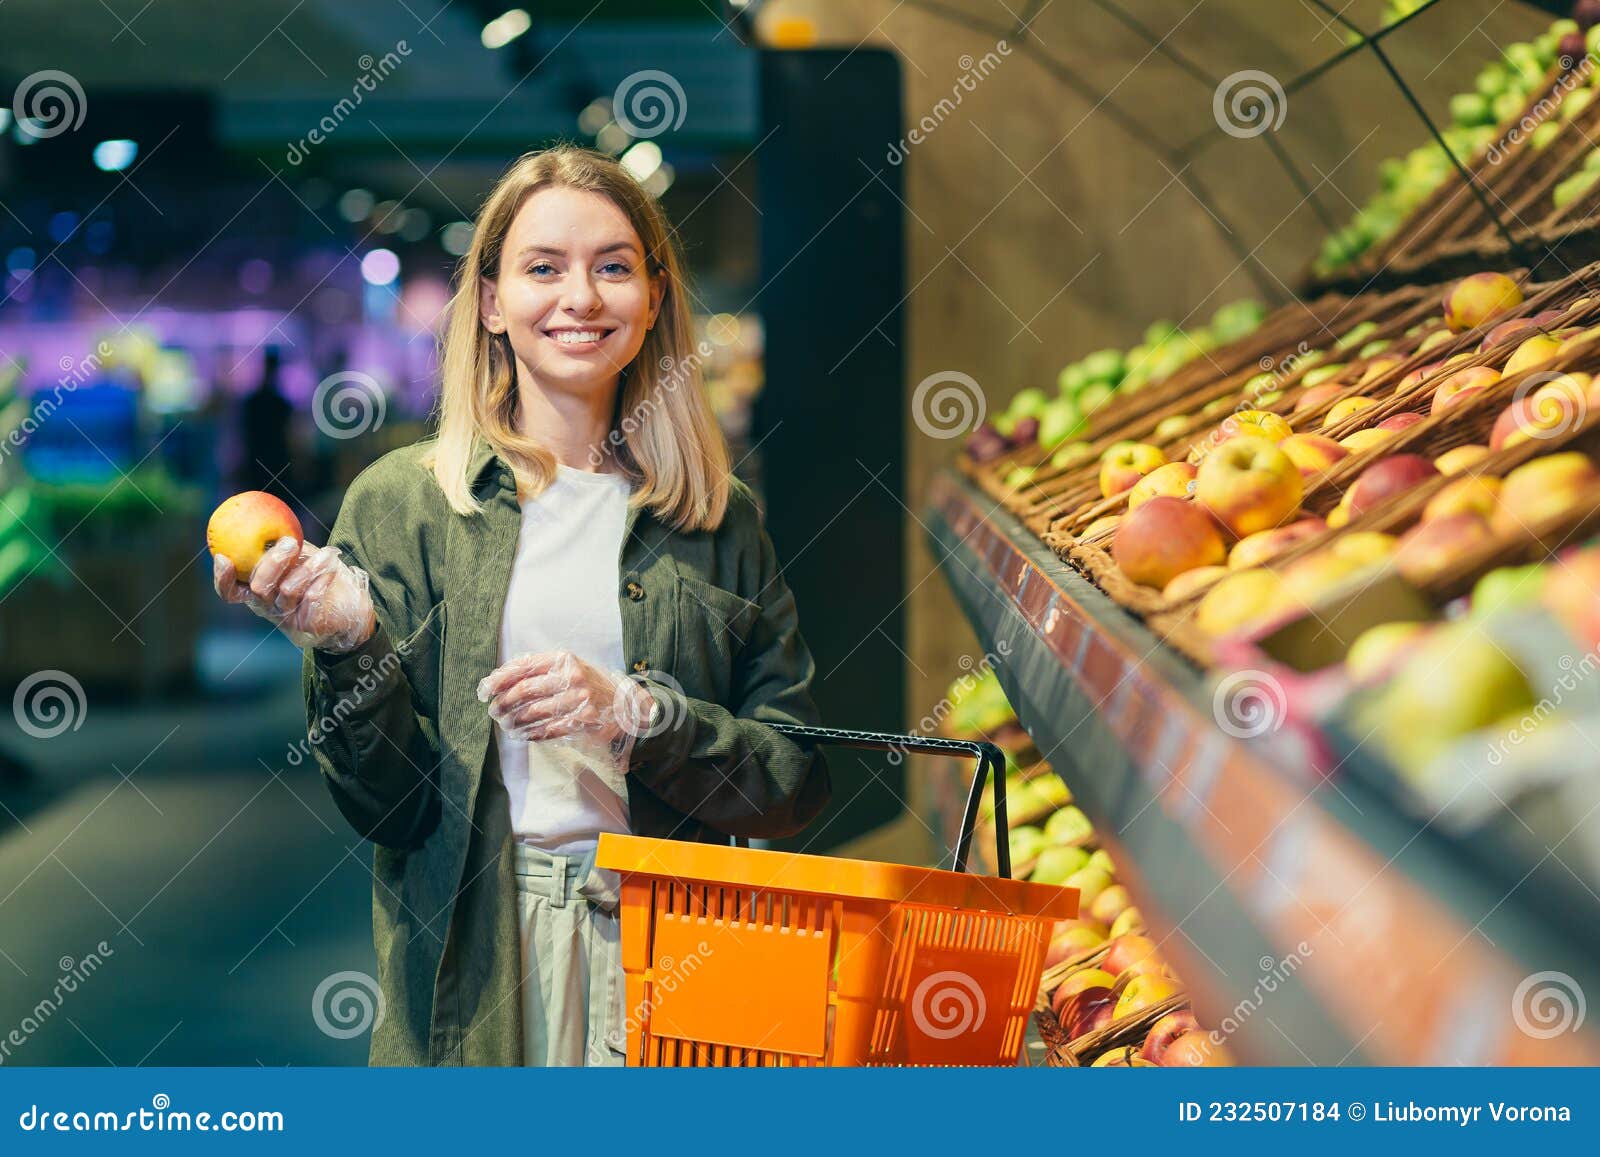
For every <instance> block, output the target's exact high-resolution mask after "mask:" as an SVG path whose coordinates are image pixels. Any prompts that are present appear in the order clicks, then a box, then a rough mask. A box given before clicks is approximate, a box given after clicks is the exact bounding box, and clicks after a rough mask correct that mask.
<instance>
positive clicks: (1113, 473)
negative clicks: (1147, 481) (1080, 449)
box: [1100, 442, 1167, 498]
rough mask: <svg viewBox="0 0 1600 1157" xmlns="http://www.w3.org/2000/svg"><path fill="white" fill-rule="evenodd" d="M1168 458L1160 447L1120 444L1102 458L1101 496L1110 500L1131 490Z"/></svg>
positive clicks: (1139, 443) (1146, 444) (1108, 450)
mask: <svg viewBox="0 0 1600 1157" xmlns="http://www.w3.org/2000/svg"><path fill="white" fill-rule="evenodd" d="M1166 461H1167V456H1166V455H1165V454H1163V453H1162V452H1161V450H1160V449H1159V448H1158V447H1155V446H1151V445H1149V444H1148V443H1144V442H1118V443H1116V444H1115V445H1113V446H1111V447H1109V448H1108V449H1107V450H1106V452H1105V453H1104V454H1102V455H1101V456H1100V494H1101V496H1102V497H1105V498H1110V497H1111V496H1112V495H1113V494H1121V493H1122V492H1123V491H1124V490H1131V489H1132V488H1133V485H1134V483H1136V482H1138V481H1139V479H1141V478H1143V477H1144V476H1145V475H1146V474H1149V473H1150V472H1151V471H1152V470H1154V469H1155V468H1156V467H1158V466H1162V465H1165V464H1166Z"/></svg>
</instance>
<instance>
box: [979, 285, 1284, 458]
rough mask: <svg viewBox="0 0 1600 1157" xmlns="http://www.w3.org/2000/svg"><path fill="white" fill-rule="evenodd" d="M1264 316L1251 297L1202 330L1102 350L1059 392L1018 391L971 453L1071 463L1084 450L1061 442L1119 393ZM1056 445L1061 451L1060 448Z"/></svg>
mask: <svg viewBox="0 0 1600 1157" xmlns="http://www.w3.org/2000/svg"><path fill="white" fill-rule="evenodd" d="M1265 316H1266V310H1265V308H1264V307H1263V306H1262V305H1261V304H1260V303H1259V302H1255V301H1250V300H1243V301H1235V302H1231V303H1229V304H1227V305H1224V306H1222V307H1221V308H1220V309H1218V310H1217V312H1216V313H1215V314H1213V315H1212V318H1211V322H1210V324H1209V325H1207V326H1202V327H1201V328H1199V329H1193V330H1183V329H1180V328H1179V327H1178V326H1176V325H1174V324H1173V323H1172V322H1170V321H1157V322H1155V323H1153V324H1152V325H1150V326H1149V327H1148V328H1146V330H1145V333H1144V341H1143V342H1141V343H1140V344H1139V345H1136V346H1134V347H1133V348H1132V349H1130V350H1128V351H1127V352H1126V353H1124V352H1123V351H1122V350H1117V349H1103V350H1096V351H1095V352H1093V353H1091V354H1089V355H1087V356H1086V357H1084V358H1082V359H1081V360H1079V361H1076V362H1073V363H1072V364H1071V365H1069V366H1067V367H1066V368H1065V369H1063V370H1062V371H1061V373H1060V376H1059V377H1058V378H1057V380H1056V390H1055V396H1053V397H1052V396H1051V395H1050V393H1048V392H1047V391H1045V390H1043V389H1039V388H1037V387H1029V388H1027V389H1024V390H1021V391H1019V392H1018V393H1017V394H1016V395H1015V396H1014V397H1013V398H1012V399H1011V403H1010V405H1009V406H1007V407H1006V410H1005V412H1004V413H1002V414H1000V415H999V416H998V417H996V418H995V419H994V420H993V421H992V422H985V423H984V424H983V425H981V426H979V427H978V428H977V429H976V430H974V431H973V432H972V435H971V436H970V437H969V438H968V440H967V447H966V449H967V453H968V455H969V456H970V457H971V458H972V460H973V461H975V462H990V461H993V460H994V459H996V458H999V457H1002V456H1003V455H1005V454H1008V453H1012V452H1014V451H1017V450H1023V449H1027V448H1030V447H1038V448H1039V449H1041V450H1045V451H1056V452H1057V453H1056V454H1055V455H1053V458H1052V461H1051V463H1050V464H1051V465H1053V466H1058V467H1062V466H1070V465H1073V464H1074V463H1076V462H1077V461H1080V460H1081V459H1082V455H1083V453H1084V452H1085V451H1087V449H1088V447H1087V445H1084V446H1083V449H1082V450H1078V451H1067V450H1065V448H1064V444H1065V443H1066V442H1067V441H1068V440H1069V439H1071V438H1075V437H1077V436H1078V435H1080V434H1081V433H1083V431H1084V429H1085V427H1086V426H1087V425H1088V422H1089V415H1091V414H1093V413H1094V412H1095V411H1096V410H1098V409H1100V407H1102V406H1104V405H1105V404H1106V403H1107V402H1109V401H1110V400H1111V399H1112V398H1113V397H1114V396H1115V395H1116V394H1118V393H1132V392H1134V391H1137V390H1140V389H1142V388H1144V387H1145V386H1146V385H1148V384H1150V383H1151V382H1154V381H1159V380H1160V379H1162V378H1165V377H1167V376H1169V375H1171V374H1172V373H1173V372H1174V371H1176V370H1178V369H1179V368H1181V367H1182V366H1184V365H1186V364H1188V363H1189V362H1191V361H1193V360H1194V359H1195V358H1197V357H1199V356H1200V355H1201V354H1204V353H1208V352H1210V351H1211V350H1214V349H1216V348H1217V347H1218V346H1221V345H1226V344H1227V343H1229V342H1232V341H1237V340H1238V339H1240V338H1242V337H1245V336H1246V335H1248V334H1249V333H1250V332H1251V331H1252V330H1254V329H1255V328H1256V327H1257V326H1258V325H1260V324H1261V321H1262V319H1263V318H1264V317H1265ZM1058 448H1062V449H1059V450H1058ZM1036 470H1037V467H1026V466H1019V467H1016V468H1014V469H1013V470H1012V472H1011V473H1010V475H1009V476H1008V478H1007V485H1010V486H1012V487H1017V486H1020V485H1022V484H1024V483H1026V482H1027V481H1029V480H1030V479H1031V478H1032V477H1033V474H1034V472H1035V471H1036Z"/></svg>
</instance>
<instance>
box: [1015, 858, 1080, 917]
mask: <svg viewBox="0 0 1600 1157" xmlns="http://www.w3.org/2000/svg"><path fill="white" fill-rule="evenodd" d="M1088 862H1089V853H1088V852H1086V851H1084V850H1083V849H1082V848H1069V847H1067V846H1065V845H1064V844H1055V845H1052V846H1050V847H1047V848H1043V849H1041V850H1040V852H1039V858H1038V859H1037V860H1036V861H1034V865H1033V871H1032V872H1030V873H1029V874H1028V879H1030V880H1032V881H1033V882H1034V883H1035V884H1064V883H1066V882H1067V880H1068V879H1070V878H1071V877H1072V875H1073V874H1074V873H1075V872H1079V871H1082V870H1083V867H1084V865H1085V864H1087V863H1088ZM1078 904H1079V907H1080V908H1083V907H1084V904H1083V901H1082V900H1081V899H1080V900H1079V902H1078Z"/></svg>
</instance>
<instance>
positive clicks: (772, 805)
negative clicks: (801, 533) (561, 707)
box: [629, 489, 832, 839]
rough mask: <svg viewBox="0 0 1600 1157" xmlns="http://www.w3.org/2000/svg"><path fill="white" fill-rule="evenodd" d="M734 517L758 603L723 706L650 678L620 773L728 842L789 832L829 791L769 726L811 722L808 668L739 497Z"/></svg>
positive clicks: (819, 770) (818, 763) (754, 516)
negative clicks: (644, 718) (652, 718)
mask: <svg viewBox="0 0 1600 1157" xmlns="http://www.w3.org/2000/svg"><path fill="white" fill-rule="evenodd" d="M740 498H741V499H742V500H743V501H741V503H740V505H741V506H742V507H743V508H744V510H743V512H742V514H741V517H745V518H749V519H750V520H751V526H750V527H749V529H748V530H747V531H746V533H747V535H748V537H749V539H750V541H751V543H752V544H753V545H754V546H755V548H756V551H757V555H758V557H757V562H756V566H755V567H753V568H751V569H752V571H753V573H754V575H755V579H754V582H753V584H752V586H751V589H749V590H747V591H741V592H740V593H741V594H743V595H745V597H747V598H749V599H750V600H751V601H752V602H755V603H756V604H757V605H758V606H759V607H760V614H759V616H758V617H757V619H756V621H755V624H754V626H753V627H752V628H751V631H750V634H749V636H748V638H747V639H746V640H745V644H744V646H743V647H742V648H741V650H740V652H739V656H738V659H737V661H736V663H735V669H734V680H733V692H732V695H731V696H730V698H731V702H730V703H729V704H728V705H727V706H723V705H721V704H717V703H712V702H708V701H707V700H704V699H696V698H692V697H690V696H687V695H684V694H683V693H682V692H681V691H679V690H677V689H676V688H673V687H670V686H667V685H666V684H665V683H662V682H659V681H656V680H653V679H652V680H646V681H645V687H646V689H648V690H649V692H650V694H651V695H652V696H653V697H654V698H655V700H656V703H657V706H658V714H657V716H656V723H655V724H654V725H653V726H652V728H651V729H650V732H649V733H648V734H646V735H644V736H641V737H640V738H639V739H637V740H636V741H635V742H634V744H633V749H632V753H631V758H630V764H629V771H630V772H631V773H632V774H633V775H635V776H637V777H638V778H639V779H640V780H641V781H642V782H643V783H644V784H645V785H646V786H647V787H649V788H650V790H651V791H653V792H654V793H655V794H656V795H658V796H660V797H661V798H662V799H663V800H665V801H666V802H667V803H668V804H670V805H671V806H672V807H674V808H676V809H677V810H678V811H680V812H683V813H684V814H686V815H691V816H694V817H695V818H696V819H698V820H700V821H701V822H702V823H705V824H707V825H709V826H710V827H712V828H714V829H715V830H717V831H720V832H724V833H726V834H728V835H731V836H746V837H756V838H762V839H765V838H777V837H781V836H791V835H794V834H795V833H796V832H798V831H800V830H801V829H802V828H804V827H805V826H806V825H807V824H808V823H810V822H811V821H812V820H813V819H815V818H816V816H817V813H818V812H820V811H821V810H822V808H823V806H824V805H825V804H826V803H827V802H828V798H829V796H830V794H831V792H832V788H831V785H830V782H829V777H828V765H827V761H826V760H825V759H824V758H823V755H822V752H821V751H820V750H819V749H817V748H816V747H814V746H812V745H810V744H802V743H797V742H796V741H794V740H792V739H790V738H788V737H787V736H784V735H780V734H778V733H777V732H776V731H773V730H772V729H771V728H770V727H768V726H767V724H769V723H797V724H804V725H815V724H816V723H817V722H818V719H817V707H816V704H815V703H814V702H813V701H812V698H811V681H812V678H813V677H814V675H815V673H816V663H815V662H814V661H813V660H812V658H811V652H810V651H809V650H808V649H807V647H806V644H805V640H804V639H802V638H801V637H800V627H799V620H798V615H797V613H796V609H795V600H794V595H793V593H792V592H791V591H790V590H789V587H788V584H787V583H785V582H784V581H783V574H782V572H781V571H780V570H779V569H778V561H777V556H776V554H775V553H774V551H773V549H772V542H771V540H770V539H769V538H768V536H767V533H766V530H765V529H764V528H763V527H762V526H761V523H760V516H759V514H758V513H757V512H756V511H755V508H754V504H753V501H751V500H750V499H749V497H748V492H744V491H742V489H741V494H740Z"/></svg>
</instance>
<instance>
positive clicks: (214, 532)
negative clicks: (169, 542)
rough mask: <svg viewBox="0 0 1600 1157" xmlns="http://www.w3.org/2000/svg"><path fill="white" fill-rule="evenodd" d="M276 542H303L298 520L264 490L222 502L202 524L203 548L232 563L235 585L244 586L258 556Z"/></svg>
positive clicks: (258, 559) (285, 506) (237, 495)
mask: <svg viewBox="0 0 1600 1157" xmlns="http://www.w3.org/2000/svg"><path fill="white" fill-rule="evenodd" d="M280 538H292V539H294V541H295V542H296V543H297V544H298V543H301V542H304V541H305V535H304V534H302V533H301V531H300V520H299V519H298V518H296V517H295V516H294V511H292V510H290V509H289V507H288V506H287V505H286V504H285V503H284V501H283V500H282V499H280V498H278V497H277V496H276V495H273V494H268V493H267V492H266V491H265V490H246V491H245V492H244V493H242V494H235V495H234V496H233V497H232V498H229V499H227V500H225V501H224V502H223V503H222V505H221V506H218V507H217V508H216V510H214V511H212V512H211V521H210V522H208V523H206V546H207V547H208V548H209V549H210V551H211V553H212V554H225V555H227V556H228V558H229V559H230V560H232V562H233V569H234V570H235V572H236V573H237V574H238V577H239V581H240V582H242V583H248V582H249V581H250V572H251V571H253V570H254V569H255V566H256V563H258V562H260V561H261V556H262V555H264V554H266V553H267V551H269V550H271V549H272V545H273V543H275V542H277V541H278V540H279V539H280Z"/></svg>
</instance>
